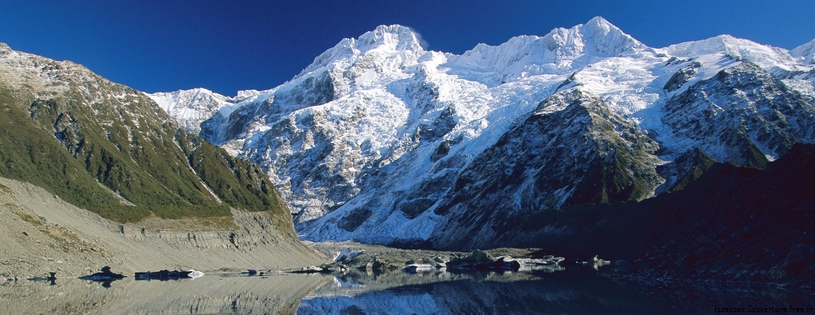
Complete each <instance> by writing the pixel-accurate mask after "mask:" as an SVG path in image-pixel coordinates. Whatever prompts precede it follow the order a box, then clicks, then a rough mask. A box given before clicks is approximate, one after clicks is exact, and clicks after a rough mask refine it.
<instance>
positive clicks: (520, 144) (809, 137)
mask: <svg viewBox="0 0 815 315" xmlns="http://www.w3.org/2000/svg"><path fill="white" fill-rule="evenodd" d="M805 46H806V45H805ZM805 46H802V47H803V48H799V49H796V50H794V51H793V52H792V53H791V52H789V51H787V50H784V49H780V48H774V47H770V46H765V45H760V44H757V43H754V42H751V41H748V40H744V39H737V38H733V37H731V36H727V35H723V36H717V37H714V38H710V39H706V40H701V41H695V42H688V43H680V44H676V45H672V46H669V47H665V48H651V47H647V46H645V45H644V44H642V43H640V42H638V41H637V40H636V39H634V38H632V37H631V36H629V35H627V34H625V33H624V32H622V31H621V30H620V29H618V28H617V27H615V26H614V25H612V24H610V23H609V22H608V21H606V20H604V19H602V18H599V17H598V18H594V19H592V20H590V21H589V22H587V23H586V24H584V25H577V26H575V27H572V28H569V29H564V28H559V29H555V30H553V31H551V32H550V33H549V34H547V35H545V36H519V37H515V38H512V39H510V40H509V41H507V42H506V43H504V44H501V45H498V46H488V45H483V44H480V45H478V46H476V47H475V48H473V49H472V50H470V51H467V52H465V53H464V54H462V55H454V54H449V53H442V52H435V51H426V50H424V49H423V48H422V47H421V45H420V44H419V41H418V39H417V36H416V35H415V34H414V33H413V32H412V31H411V30H410V29H409V28H406V27H402V26H398V25H393V26H380V27H378V28H377V29H376V30H374V31H372V32H368V33H366V34H363V35H362V36H360V37H359V38H356V39H344V40H342V41H341V42H340V43H339V44H337V45H336V46H335V47H333V48H331V49H329V50H327V51H326V52H325V53H323V54H321V55H320V56H318V57H317V58H315V60H314V63H313V64H312V65H310V66H308V67H307V68H306V69H305V70H303V72H301V73H300V74H299V75H298V76H296V77H295V78H293V79H292V80H291V81H289V82H287V83H284V84H282V85H280V86H278V87H275V88H273V89H271V90H267V91H260V92H257V93H256V94H253V96H249V97H246V98H241V101H239V102H237V103H235V105H234V107H229V108H230V109H229V111H228V114H227V112H226V111H223V110H220V111H219V114H214V115H212V116H210V117H209V118H206V115H202V116H201V117H200V118H199V120H198V121H199V123H198V125H197V126H199V127H200V130H201V131H200V133H199V134H200V135H201V136H202V137H204V138H205V139H208V140H210V141H213V142H214V143H216V144H217V145H219V146H221V147H223V148H225V149H227V150H228V152H230V153H233V154H235V155H237V156H240V157H244V158H248V159H251V160H253V161H255V162H257V163H258V164H259V165H260V166H261V167H262V168H263V170H264V171H265V172H266V173H267V174H268V175H269V176H270V178H271V180H272V182H273V183H274V185H275V186H276V187H277V188H278V189H279V190H280V191H281V194H282V197H283V199H284V200H286V202H288V203H289V205H290V207H291V211H292V214H293V215H294V218H295V226H296V229H297V231H298V233H299V234H300V235H301V237H303V238H305V239H309V240H315V241H321V240H329V239H333V240H348V239H354V240H357V241H362V242H369V243H383V244H401V245H410V246H435V247H445V248H452V247H455V248H456V249H472V248H477V247H480V246H482V245H484V244H488V243H490V242H492V240H491V239H492V238H494V237H496V236H497V235H498V234H500V233H507V232H509V231H510V230H508V229H509V227H508V226H509V225H507V221H506V220H508V218H511V217H517V216H519V215H521V216H522V215H527V214H533V213H540V212H547V211H552V210H562V209H564V208H567V207H570V206H575V205H580V204H588V203H609V202H616V201H627V200H642V199H645V198H649V197H652V196H654V195H656V194H659V193H662V192H665V191H671V190H677V189H679V188H681V187H683V186H684V185H686V184H687V183H688V182H689V181H690V180H692V179H694V178H696V177H698V176H699V175H700V174H701V172H703V170H705V169H706V167H709V166H710V165H711V163H712V161H719V162H731V163H735V164H737V165H743V166H753V167H763V166H764V165H766V163H767V162H768V161H772V160H774V159H776V158H779V157H780V156H782V155H783V154H784V153H785V152H787V151H789V149H790V148H791V146H792V145H793V143H795V142H805V143H812V142H815V134H813V133H814V132H815V131H814V130H815V127H813V126H812V123H813V121H814V120H813V113H815V112H814V111H813V104H815V88H813V86H815V79H813V78H815V75H813V73H815V72H813V71H815V70H813V66H812V64H811V63H807V62H805V61H806V60H808V59H806V58H807V57H806V56H808V55H807V52H808V50H806V47H805ZM153 98H154V99H156V101H158V102H159V103H162V102H165V101H162V100H161V99H158V98H157V97H156V95H153ZM236 99H237V98H236ZM190 102H191V103H185V104H182V103H183V102H181V101H180V100H179V101H176V103H173V104H169V103H167V104H163V105H162V108H199V107H202V105H196V104H194V102H193V101H190ZM229 106H232V105H229ZM203 107H206V106H203ZM190 130H191V131H193V132H194V130H193V129H190ZM510 225H511V224H510Z"/></svg>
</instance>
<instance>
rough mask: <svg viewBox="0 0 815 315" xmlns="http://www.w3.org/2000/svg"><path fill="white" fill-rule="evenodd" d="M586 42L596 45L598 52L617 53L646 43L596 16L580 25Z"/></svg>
mask: <svg viewBox="0 0 815 315" xmlns="http://www.w3.org/2000/svg"><path fill="white" fill-rule="evenodd" d="M577 28H579V30H580V33H581V34H582V35H583V38H584V39H583V40H584V43H585V44H587V45H592V46H594V49H595V50H597V52H600V53H604V54H610V55H617V54H621V53H623V52H626V51H628V50H630V49H632V48H644V47H645V45H644V44H642V43H640V42H639V41H637V40H636V39H634V38H633V37H631V35H628V34H626V33H624V32H623V31H622V30H621V29H620V28H619V27H617V26H615V25H614V24H611V23H610V22H609V21H608V20H606V19H604V18H602V17H600V16H596V17H594V18H592V19H591V20H589V21H588V22H586V24H584V25H578V26H577Z"/></svg>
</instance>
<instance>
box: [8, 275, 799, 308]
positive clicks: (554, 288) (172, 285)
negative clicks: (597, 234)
mask: <svg viewBox="0 0 815 315" xmlns="http://www.w3.org/2000/svg"><path fill="white" fill-rule="evenodd" d="M748 305H752V306H753V307H788V306H789V305H796V306H799V307H807V305H809V306H810V307H812V306H815V296H813V294H812V292H809V291H795V290H784V289H779V288H750V287H710V286H702V285H696V286H693V285H686V284H685V285H676V284H665V283H654V284H649V283H645V282H629V281H620V280H611V279H607V278H603V277H599V276H597V275H596V274H595V273H594V271H593V270H590V269H588V268H584V269H583V270H575V268H568V269H567V270H566V271H561V272H554V273H551V272H543V271H534V272H515V273H505V274H497V273H494V272H482V273H459V274H456V273H448V272H442V271H432V272H428V273H418V274H408V273H404V272H401V271H393V272H388V273H384V274H373V273H366V272H363V271H358V270H351V272H349V273H348V274H346V275H343V276H332V275H320V274H314V275H293V274H278V273H274V274H273V275H272V276H267V277H260V276H253V277H247V276H241V275H239V274H218V273H207V275H206V276H204V277H202V278H199V279H195V280H179V281H168V282H162V281H151V282H148V281H134V280H132V279H124V280H121V281H116V282H114V283H112V285H111V287H110V288H105V287H103V286H101V285H100V284H99V283H94V282H89V281H83V280H78V279H57V281H56V284H55V285H50V283H47V282H42V281H39V282H38V281H25V280H19V281H18V282H7V283H3V284H0V309H2V310H4V311H5V312H8V313H10V314H29V313H56V314H64V313H82V314H212V313H233V314H250V313H251V314H295V313H296V314H712V313H715V307H717V306H718V307H746V306H748Z"/></svg>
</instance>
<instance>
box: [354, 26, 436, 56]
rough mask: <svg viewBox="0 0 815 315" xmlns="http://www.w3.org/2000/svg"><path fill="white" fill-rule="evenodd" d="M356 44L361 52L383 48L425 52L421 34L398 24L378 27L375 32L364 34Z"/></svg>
mask: <svg viewBox="0 0 815 315" xmlns="http://www.w3.org/2000/svg"><path fill="white" fill-rule="evenodd" d="M356 42H357V48H358V49H360V50H369V49H372V48H376V47H382V46H385V47H388V48H390V49H393V50H414V51H421V50H424V49H423V48H422V45H421V40H420V36H419V34H418V33H416V32H414V31H413V30H412V29H411V28H409V27H407V26H402V25H398V24H394V25H380V26H377V27H376V29H374V30H373V31H370V32H366V33H365V34H362V36H360V37H359V38H358V39H357V40H356Z"/></svg>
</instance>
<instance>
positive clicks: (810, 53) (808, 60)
mask: <svg viewBox="0 0 815 315" xmlns="http://www.w3.org/2000/svg"><path fill="white" fill-rule="evenodd" d="M790 55H792V56H793V57H795V58H796V59H798V61H799V62H801V63H803V64H808V65H811V64H815V39H813V40H811V41H810V42H809V43H806V44H803V45H801V46H798V47H796V48H795V49H793V50H791V51H790Z"/></svg>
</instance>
